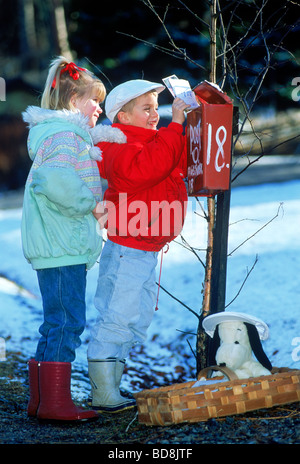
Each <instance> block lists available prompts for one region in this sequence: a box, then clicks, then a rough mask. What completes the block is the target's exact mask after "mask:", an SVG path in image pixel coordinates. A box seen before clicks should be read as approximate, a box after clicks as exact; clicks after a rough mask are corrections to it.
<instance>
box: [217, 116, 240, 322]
mask: <svg viewBox="0 0 300 464" xmlns="http://www.w3.org/2000/svg"><path fill="white" fill-rule="evenodd" d="M238 117H239V115H238V108H237V107H234V108H233V124H232V135H236V134H237V133H238ZM230 197H231V185H230V184H229V190H226V191H225V192H221V193H219V194H218V195H217V202H216V203H217V205H216V222H215V230H214V248H213V257H212V276H211V280H212V282H211V311H210V314H213V313H218V312H221V311H224V310H225V297H226V277H227V253H228V228H229V213H230Z"/></svg>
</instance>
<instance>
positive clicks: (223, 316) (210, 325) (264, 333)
mask: <svg viewBox="0 0 300 464" xmlns="http://www.w3.org/2000/svg"><path fill="white" fill-rule="evenodd" d="M230 321H241V322H248V323H249V324H253V325H255V327H256V328H257V331H258V334H259V338H260V339H261V340H266V339H267V338H268V336H269V327H268V326H267V324H266V323H265V322H264V321H262V320H261V319H258V318H257V317H254V316H250V315H248V314H244V313H237V312H231V311H223V312H220V313H215V314H211V315H210V316H206V317H205V318H204V319H203V321H202V326H203V329H204V330H205V332H206V333H207V334H208V335H209V336H210V337H213V336H214V332H215V328H216V326H217V325H218V324H220V323H221V322H230Z"/></svg>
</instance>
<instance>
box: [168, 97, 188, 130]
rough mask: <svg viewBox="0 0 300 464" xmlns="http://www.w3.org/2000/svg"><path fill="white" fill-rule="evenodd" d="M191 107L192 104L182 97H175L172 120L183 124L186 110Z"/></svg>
mask: <svg viewBox="0 0 300 464" xmlns="http://www.w3.org/2000/svg"><path fill="white" fill-rule="evenodd" d="M189 107H190V105H187V104H186V103H185V102H184V101H183V100H181V98H178V97H177V98H175V99H174V101H173V105H172V122H177V123H178V124H183V123H184V121H185V114H184V110H186V109H188V108H189Z"/></svg>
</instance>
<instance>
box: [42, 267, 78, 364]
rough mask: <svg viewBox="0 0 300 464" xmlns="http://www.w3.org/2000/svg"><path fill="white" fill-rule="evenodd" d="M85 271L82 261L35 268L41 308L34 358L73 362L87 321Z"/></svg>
mask: <svg viewBox="0 0 300 464" xmlns="http://www.w3.org/2000/svg"><path fill="white" fill-rule="evenodd" d="M86 273H87V271H86V265H85V264H79V265H74V266H63V267H55V268H49V269H40V270H38V271H37V276H38V281H39V286H40V291H41V294H42V300H43V309H44V322H43V324H42V325H41V327H40V329H39V331H40V334H41V335H42V336H41V338H40V340H39V343H38V346H37V351H36V358H35V359H36V360H37V361H54V362H72V361H74V359H75V350H76V348H78V347H79V346H80V344H81V341H80V335H81V334H82V332H83V330H84V328H85V322H86V304H85V292H86Z"/></svg>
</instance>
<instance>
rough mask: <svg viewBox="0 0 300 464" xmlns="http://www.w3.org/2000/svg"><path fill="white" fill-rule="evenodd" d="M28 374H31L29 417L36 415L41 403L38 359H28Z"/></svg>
mask: <svg viewBox="0 0 300 464" xmlns="http://www.w3.org/2000/svg"><path fill="white" fill-rule="evenodd" d="M28 376H29V402H28V405H27V415H28V416H29V417H34V416H36V413H37V410H38V407H39V403H40V393H39V367H38V361H36V360H35V359H30V360H29V361H28Z"/></svg>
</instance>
